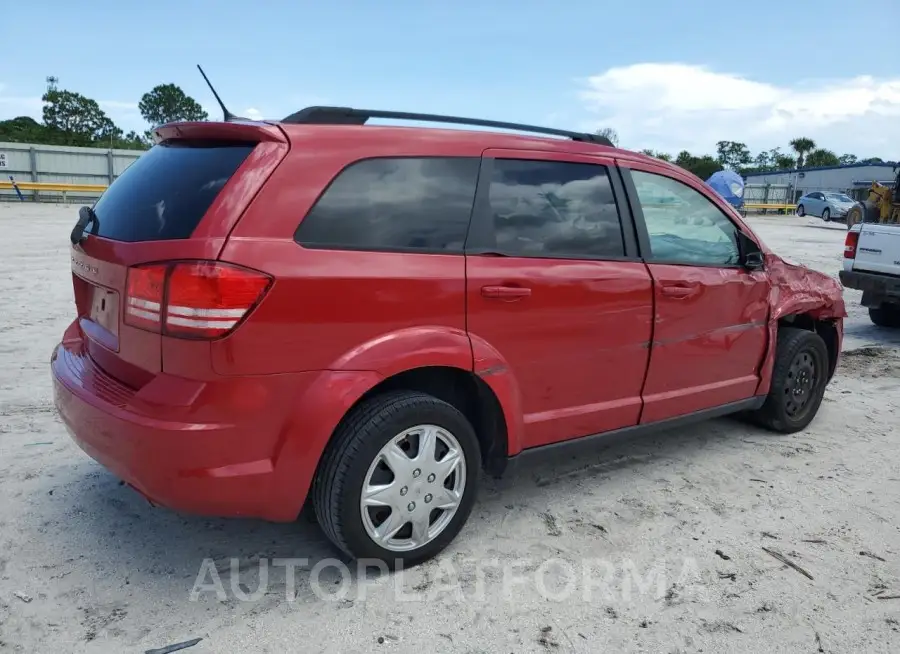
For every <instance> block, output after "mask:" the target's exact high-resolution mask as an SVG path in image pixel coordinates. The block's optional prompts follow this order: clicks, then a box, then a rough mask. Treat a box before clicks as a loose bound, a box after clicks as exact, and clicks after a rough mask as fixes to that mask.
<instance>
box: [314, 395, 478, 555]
mask: <svg viewBox="0 0 900 654" xmlns="http://www.w3.org/2000/svg"><path fill="white" fill-rule="evenodd" d="M480 462H481V453H480V449H479V444H478V438H477V437H476V435H475V431H474V430H473V428H472V426H471V425H470V424H469V421H468V420H466V418H465V416H464V415H463V414H462V413H460V412H459V411H458V410H457V409H456V408H454V407H453V406H451V405H450V404H447V403H446V402H443V401H441V400H439V399H437V398H435V397H432V396H430V395H426V394H424V393H418V392H411V391H399V392H393V393H387V394H384V395H380V396H376V397H374V398H372V399H370V400H368V401H366V402H364V403H363V404H361V405H360V406H358V407H356V408H354V409H353V410H351V412H350V413H349V414H348V415H347V417H346V418H345V419H344V420H343V421H342V422H341V425H340V426H339V427H338V429H337V430H336V432H335V434H334V437H333V440H332V442H331V444H330V445H329V448H328V451H327V452H326V454H325V456H324V457H323V460H322V462H321V464H320V466H319V471H318V472H317V474H316V481H315V486H314V490H313V493H314V495H313V505H314V507H315V511H316V517H317V518H318V521H319V524H320V525H322V529H323V530H324V531H325V534H326V535H327V536H328V538H329V539H330V540H331V541H332V542H333V543H334V544H335V545H336V546H337V547H338V548H340V549H341V550H343V551H344V552H345V553H346V554H348V555H350V556H352V557H354V558H357V559H367V558H368V559H377V560H380V561H383V562H384V563H385V564H387V566H388V567H389V568H390V569H395V568H397V567H399V566H412V565H416V564H418V563H421V562H423V561H426V560H428V559H430V558H432V557H434V556H435V555H437V554H438V553H439V552H440V551H441V550H443V549H444V548H445V547H446V546H447V545H448V544H449V543H450V542H451V541H452V540H453V539H454V537H455V536H456V535H457V534H458V533H459V531H460V530H461V529H462V526H463V525H464V524H465V522H466V520H467V519H468V517H469V514H470V513H471V511H472V506H473V504H474V502H475V496H476V494H477V487H478V479H479V473H480V468H481V465H480Z"/></svg>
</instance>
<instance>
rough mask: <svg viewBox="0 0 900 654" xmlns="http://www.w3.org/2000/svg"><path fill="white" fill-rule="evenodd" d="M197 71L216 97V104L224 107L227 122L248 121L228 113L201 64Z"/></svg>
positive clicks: (198, 65) (223, 111)
mask: <svg viewBox="0 0 900 654" xmlns="http://www.w3.org/2000/svg"><path fill="white" fill-rule="evenodd" d="M197 70H199V71H200V74H201V75H203V79H204V80H206V84H207V86H209V90H210V91H212V94H213V95H214V96H216V102H218V103H219V106H220V107H222V113H223V114H224V115H225V122H226V123H229V122H233V121H235V120H246V118H241V117H240V116H235V115H234V114H233V113H231V112H230V111H228V108H227V107H226V106H225V103H224V102H222V98H220V97H219V94H218V93H216V89H215V88H214V87H213V85H212V82H210V81H209V78H208V77H207V76H206V73H204V72H203V69H202V68H200V64H197Z"/></svg>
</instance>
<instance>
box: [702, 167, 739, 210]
mask: <svg viewBox="0 0 900 654" xmlns="http://www.w3.org/2000/svg"><path fill="white" fill-rule="evenodd" d="M706 183H707V184H709V185H710V186H711V187H712V188H713V190H714V191H715V192H716V193H718V194H719V195H721V196H722V198H723V199H724V200H725V201H726V202H728V203H729V204H730V205H731V206H733V207H734V208H735V209H740V208H741V205H742V204H744V178H743V177H741V176H740V175H738V174H737V173H736V172H734V171H733V170H720V171H719V172H717V173H713V174H712V175H711V176H710V178H709V179H708V180H706Z"/></svg>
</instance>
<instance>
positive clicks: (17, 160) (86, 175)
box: [0, 143, 143, 202]
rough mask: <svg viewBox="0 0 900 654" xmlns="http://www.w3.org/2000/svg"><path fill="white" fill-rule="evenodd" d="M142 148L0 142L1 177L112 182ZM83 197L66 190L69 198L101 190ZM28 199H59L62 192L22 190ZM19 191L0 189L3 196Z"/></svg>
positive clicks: (64, 182)
mask: <svg viewBox="0 0 900 654" xmlns="http://www.w3.org/2000/svg"><path fill="white" fill-rule="evenodd" d="M141 154H143V152H142V151H140V150H111V149H108V150H104V149H101V148H77V147H70V146H57V145H32V144H30V143H0V179H2V180H4V181H9V179H10V177H12V178H13V179H14V180H15V181H16V182H43V183H47V182H56V183H63V184H93V185H106V186H108V185H109V184H112V182H113V180H115V179H116V177H118V176H119V175H121V174H122V172H123V171H124V170H125V169H126V168H127V167H128V166H129V165H131V163H132V162H133V161H135V160H136V159H137V158H138V157H140V156H141ZM83 193H84V195H83V197H77V198H76V197H73V195H72V193H71V192H70V193H68V194H67V198H66V199H67V201H75V200H81V199H89V198H95V197H97V195H98V194H99V192H94V193H91V192H83ZM22 194H23V196H24V197H25V199H26V200H35V201H40V202H60V201H62V200H63V194H62V192H55V191H43V190H42V191H22ZM16 199H17V198H16V192H15V191H14V190H11V189H0V200H16Z"/></svg>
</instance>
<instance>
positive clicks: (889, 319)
mask: <svg viewBox="0 0 900 654" xmlns="http://www.w3.org/2000/svg"><path fill="white" fill-rule="evenodd" d="M839 277H840V279H841V283H842V284H843V285H844V286H845V287H846V288H855V289H857V290H860V291H862V292H863V296H862V305H863V306H864V307H868V309H869V317H870V318H871V319H872V322H873V323H875V324H876V325H879V326H881V327H900V224H898V225H890V224H880V223H858V224H856V225H853V226H852V227H851V228H850V229H849V230H848V231H847V240H846V241H845V242H844V269H843V270H842V271H841V272H840V273H839Z"/></svg>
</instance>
